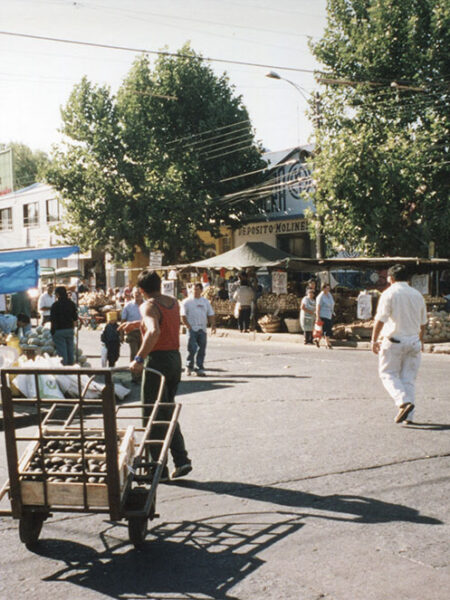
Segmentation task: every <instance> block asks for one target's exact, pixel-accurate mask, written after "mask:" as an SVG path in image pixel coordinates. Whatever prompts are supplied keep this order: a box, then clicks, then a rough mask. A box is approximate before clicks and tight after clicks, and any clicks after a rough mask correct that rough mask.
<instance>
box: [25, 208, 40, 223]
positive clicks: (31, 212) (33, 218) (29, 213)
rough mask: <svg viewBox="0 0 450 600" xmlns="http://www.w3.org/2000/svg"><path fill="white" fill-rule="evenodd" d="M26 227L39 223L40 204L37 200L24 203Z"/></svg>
mask: <svg viewBox="0 0 450 600" xmlns="http://www.w3.org/2000/svg"><path fill="white" fill-rule="evenodd" d="M23 225H24V227H36V226H37V225H39V205H38V203H37V202H30V204H24V205H23Z"/></svg>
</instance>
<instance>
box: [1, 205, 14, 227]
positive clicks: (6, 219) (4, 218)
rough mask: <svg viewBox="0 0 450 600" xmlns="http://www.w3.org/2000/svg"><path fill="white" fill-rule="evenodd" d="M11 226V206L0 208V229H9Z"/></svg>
mask: <svg viewBox="0 0 450 600" xmlns="http://www.w3.org/2000/svg"><path fill="white" fill-rule="evenodd" d="M12 228H13V222H12V208H3V209H2V210H0V231H11V230H12Z"/></svg>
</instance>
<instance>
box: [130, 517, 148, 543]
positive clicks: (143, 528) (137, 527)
mask: <svg viewBox="0 0 450 600" xmlns="http://www.w3.org/2000/svg"><path fill="white" fill-rule="evenodd" d="M147 526H148V519H147V518H146V517H130V518H129V519H128V537H129V538H130V542H131V543H132V544H133V546H134V547H135V548H136V549H137V550H140V549H142V548H143V547H144V543H145V536H146V535H147Z"/></svg>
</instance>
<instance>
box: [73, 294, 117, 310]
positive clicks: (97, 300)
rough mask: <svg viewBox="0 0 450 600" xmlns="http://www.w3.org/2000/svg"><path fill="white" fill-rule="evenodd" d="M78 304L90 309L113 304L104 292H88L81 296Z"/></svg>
mask: <svg viewBox="0 0 450 600" xmlns="http://www.w3.org/2000/svg"><path fill="white" fill-rule="evenodd" d="M78 304H80V305H82V306H89V307H90V308H95V307H101V306H106V305H108V304H111V298H109V296H106V294H105V293H104V292H87V293H86V294H81V295H80V297H79V299H78Z"/></svg>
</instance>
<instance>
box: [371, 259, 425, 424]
mask: <svg viewBox="0 0 450 600" xmlns="http://www.w3.org/2000/svg"><path fill="white" fill-rule="evenodd" d="M387 278H388V282H389V283H390V286H389V287H388V289H387V290H385V291H384V292H383V293H382V294H381V296H380V299H379V301H378V307H377V312H376V315H375V323H374V327H373V333H372V342H371V344H372V351H373V353H374V354H378V374H379V376H380V379H381V382H382V383H383V386H384V388H385V389H386V391H387V392H388V394H389V395H390V396H391V398H392V399H393V400H394V402H395V405H396V406H397V409H398V412H397V415H396V417H395V419H394V421H395V423H402V422H404V423H411V422H412V420H413V412H414V407H415V380H416V377H417V373H418V371H419V366H420V360H421V352H422V350H423V336H424V334H425V327H426V324H427V307H426V304H425V300H424V298H423V296H422V294H421V293H420V292H419V291H417V290H415V289H414V288H412V287H411V286H410V285H409V284H408V271H407V269H406V267H405V266H404V265H400V264H398V265H394V266H393V267H390V268H389V269H388V272H387ZM381 333H383V341H382V342H381V344H380V342H379V336H380V334H381Z"/></svg>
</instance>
